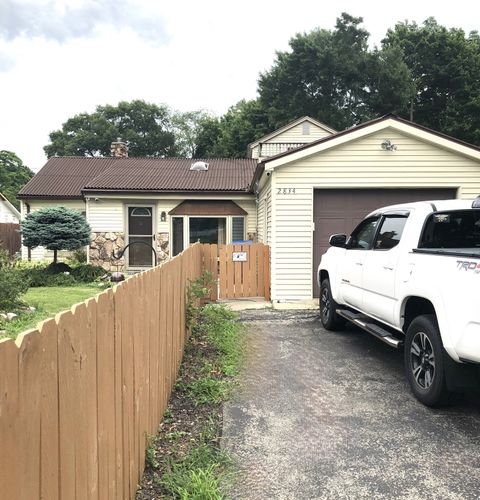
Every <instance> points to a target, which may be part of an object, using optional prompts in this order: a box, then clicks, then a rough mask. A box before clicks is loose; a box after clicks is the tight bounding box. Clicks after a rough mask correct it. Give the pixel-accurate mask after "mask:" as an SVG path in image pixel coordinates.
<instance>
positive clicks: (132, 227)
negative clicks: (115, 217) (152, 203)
mask: <svg viewBox="0 0 480 500" xmlns="http://www.w3.org/2000/svg"><path fill="white" fill-rule="evenodd" d="M128 230H129V232H130V234H134V235H152V211H151V209H150V208H146V207H129V208H128Z"/></svg>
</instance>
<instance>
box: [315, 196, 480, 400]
mask: <svg viewBox="0 0 480 500" xmlns="http://www.w3.org/2000/svg"><path fill="white" fill-rule="evenodd" d="M330 245H331V248H329V249H328V251H327V252H326V253H325V254H324V255H323V256H322V259H321V262H320V265H319V267H318V282H319V285H320V317H321V321H322V324H323V326H324V327H325V328H326V329H328V330H336V329H339V328H341V327H342V326H343V325H344V324H345V321H346V320H348V321H350V322H352V323H354V324H356V325H357V326H359V327H361V328H363V329H364V330H366V331H368V332H369V333H371V334H373V335H375V336H376V337H378V338H379V339H381V340H383V341H384V342H386V343H387V344H389V345H391V346H393V347H396V348H401V347H404V362H405V370H406V375H407V378H408V381H409V383H410V386H411V388H412V391H413V393H414V395H415V396H416V397H417V399H419V400H420V401H421V402H422V403H424V404H426V405H428V406H437V405H441V404H444V403H445V402H446V400H447V399H448V396H449V395H450V393H451V392H453V391H455V390H457V389H458V388H463V387H469V388H472V387H480V385H479V380H480V376H479V375H480V370H479V366H480V365H479V363H480V197H479V198H477V199H476V200H474V201H472V200H470V201H465V200H444V201H432V202H416V203H409V204H402V205H393V206H389V207H385V208H381V209H378V210H375V211H374V212H372V213H371V214H369V215H368V216H367V217H366V218H365V219H364V220H363V221H362V222H361V223H360V224H359V225H358V226H357V227H356V228H355V230H354V231H353V232H352V234H351V235H350V236H349V237H348V238H347V236H346V235H345V234H336V235H333V236H331V237H330Z"/></svg>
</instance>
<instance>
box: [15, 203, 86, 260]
mask: <svg viewBox="0 0 480 500" xmlns="http://www.w3.org/2000/svg"><path fill="white" fill-rule="evenodd" d="M21 232H22V237H23V244H24V245H25V246H27V247H29V248H35V247H38V246H43V247H45V248H47V249H48V250H53V262H55V263H56V262H57V252H58V250H78V249H79V248H82V247H84V246H86V245H88V244H89V243H90V233H91V230H90V226H89V224H88V223H87V221H86V220H85V217H84V216H83V215H82V214H81V213H80V212H78V211H77V210H70V209H68V208H65V207H47V208H42V209H40V210H37V211H35V212H31V213H29V214H28V215H27V216H26V217H25V219H24V220H23V221H22V222H21Z"/></svg>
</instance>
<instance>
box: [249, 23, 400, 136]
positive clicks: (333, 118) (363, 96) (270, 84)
mask: <svg viewBox="0 0 480 500" xmlns="http://www.w3.org/2000/svg"><path fill="white" fill-rule="evenodd" d="M362 22H363V19H362V18H361V17H352V16H350V15H348V14H346V13H343V14H342V15H341V17H340V18H338V19H337V23H336V26H335V29H334V30H326V29H316V30H314V31H311V32H310V33H303V34H297V35H296V36H295V37H293V38H292V39H291V40H290V48H291V50H290V51H288V52H278V53H277V57H276V60H275V62H274V63H273V66H272V68H271V69H270V70H269V71H267V72H265V73H263V74H261V75H260V79H259V83H258V91H259V95H260V102H261V105H262V107H263V109H265V110H266V112H267V116H268V120H269V122H270V124H271V125H272V126H273V128H277V127H280V126H282V125H284V124H285V123H287V122H288V121H291V120H294V119H296V118H299V117H300V116H303V115H309V116H312V117H313V118H316V119H318V120H320V121H322V122H324V123H325V124H327V125H329V126H331V127H333V128H335V129H338V130H342V129H344V128H346V127H349V126H352V125H354V124H356V123H360V122H362V121H365V120H366V119H369V118H372V117H374V116H378V115H379V114H385V113H386V112H401V111H402V110H404V109H405V108H406V106H407V102H408V98H409V94H410V92H409V89H410V73H409V70H408V68H407V66H406V64H405V63H404V62H403V60H402V53H401V51H400V50H398V49H388V50H378V49H376V50H373V51H371V50H369V48H368V38H369V33H368V31H366V30H365V29H364V28H362V27H361V26H360V25H361V23H362Z"/></svg>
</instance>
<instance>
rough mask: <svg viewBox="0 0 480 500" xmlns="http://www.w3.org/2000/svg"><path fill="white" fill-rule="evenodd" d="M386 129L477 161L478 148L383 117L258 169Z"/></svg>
mask: <svg viewBox="0 0 480 500" xmlns="http://www.w3.org/2000/svg"><path fill="white" fill-rule="evenodd" d="M387 128H391V129H394V130H397V131H399V132H403V133H405V134H408V135H411V136H414V137H416V138H418V139H420V140H422V141H425V142H429V143H431V144H434V145H437V146H439V147H441V148H443V149H448V150H450V151H452V152H455V153H458V154H461V155H464V156H468V157H470V158H473V159H475V160H478V161H480V148H478V147H476V146H474V145H472V144H469V143H467V142H464V141H461V140H459V139H455V138H454V137H450V136H448V135H446V134H442V133H440V132H436V131H434V130H431V129H429V128H426V127H423V126H421V125H418V124H416V123H412V122H409V121H408V120H404V119H402V118H399V117H397V116H394V115H386V116H383V117H381V118H377V119H375V120H371V121H369V122H365V123H362V124H360V125H357V126H356V127H352V128H350V129H347V130H344V131H342V132H338V133H337V134H334V135H331V136H329V137H325V138H322V139H319V140H317V141H314V142H311V143H310V144H306V145H305V146H301V147H299V148H296V149H294V150H290V151H286V152H285V153H281V154H279V155H276V156H272V157H270V158H267V159H265V160H263V162H262V165H263V166H264V168H265V170H266V171H271V170H273V169H275V168H276V167H279V166H282V165H286V164H289V163H292V162H294V161H297V160H301V159H303V158H306V157H309V156H312V155H314V154H317V153H321V152H323V151H326V150H330V149H332V148H335V147H338V146H341V145H343V144H346V143H348V142H351V141H354V140H358V139H361V138H362V137H365V136H368V135H370V134H372V133H374V132H379V131H381V130H384V129H387Z"/></svg>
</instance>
